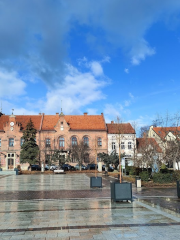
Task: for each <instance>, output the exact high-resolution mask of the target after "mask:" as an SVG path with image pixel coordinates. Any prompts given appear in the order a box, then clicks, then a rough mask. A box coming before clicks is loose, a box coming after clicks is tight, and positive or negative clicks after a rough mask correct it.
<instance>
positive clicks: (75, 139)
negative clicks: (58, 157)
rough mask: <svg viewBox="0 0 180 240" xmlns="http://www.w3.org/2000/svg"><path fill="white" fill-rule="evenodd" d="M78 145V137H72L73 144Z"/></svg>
mask: <svg viewBox="0 0 180 240" xmlns="http://www.w3.org/2000/svg"><path fill="white" fill-rule="evenodd" d="M74 145H77V138H76V137H72V146H74Z"/></svg>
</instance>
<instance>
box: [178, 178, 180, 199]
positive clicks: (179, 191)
mask: <svg viewBox="0 0 180 240" xmlns="http://www.w3.org/2000/svg"><path fill="white" fill-rule="evenodd" d="M177 196H178V198H180V181H177Z"/></svg>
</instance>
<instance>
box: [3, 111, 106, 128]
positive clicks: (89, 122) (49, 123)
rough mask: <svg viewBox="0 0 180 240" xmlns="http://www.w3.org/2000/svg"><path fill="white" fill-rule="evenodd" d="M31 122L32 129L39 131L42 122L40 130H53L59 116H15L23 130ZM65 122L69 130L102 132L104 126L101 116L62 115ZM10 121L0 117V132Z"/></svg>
mask: <svg viewBox="0 0 180 240" xmlns="http://www.w3.org/2000/svg"><path fill="white" fill-rule="evenodd" d="M30 118H31V120H32V122H33V123H34V127H35V128H36V129H37V130H40V127H41V122H42V120H43V122H42V130H54V127H55V125H56V124H57V123H58V120H59V118H60V116H59V115H58V114H57V115H16V116H15V119H16V122H17V123H20V124H21V129H22V130H23V129H25V127H26V125H27V123H28V122H29V120H30ZM64 119H65V121H66V122H67V123H68V125H69V127H70V129H71V130H104V131H106V124H105V121H104V116H103V115H102V114H101V115H87V114H85V115H64ZM8 121H10V119H9V116H7V115H2V116H1V117H0V130H2V131H3V125H4V123H6V122H8Z"/></svg>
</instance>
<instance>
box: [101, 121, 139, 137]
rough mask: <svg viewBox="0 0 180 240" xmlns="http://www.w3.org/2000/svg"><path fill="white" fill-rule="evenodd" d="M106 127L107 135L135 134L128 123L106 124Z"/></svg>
mask: <svg viewBox="0 0 180 240" xmlns="http://www.w3.org/2000/svg"><path fill="white" fill-rule="evenodd" d="M106 125H107V132H108V133H109V134H119V133H120V134H135V130H134V128H133V127H132V126H131V124H130V123H108V124H106Z"/></svg>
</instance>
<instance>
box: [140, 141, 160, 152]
mask: <svg viewBox="0 0 180 240" xmlns="http://www.w3.org/2000/svg"><path fill="white" fill-rule="evenodd" d="M136 143H137V150H138V152H141V149H142V148H144V147H148V146H149V145H151V146H153V147H155V148H156V151H157V152H158V153H162V149H161V148H160V146H159V145H158V143H157V142H156V140H155V139H154V138H136Z"/></svg>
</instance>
